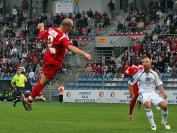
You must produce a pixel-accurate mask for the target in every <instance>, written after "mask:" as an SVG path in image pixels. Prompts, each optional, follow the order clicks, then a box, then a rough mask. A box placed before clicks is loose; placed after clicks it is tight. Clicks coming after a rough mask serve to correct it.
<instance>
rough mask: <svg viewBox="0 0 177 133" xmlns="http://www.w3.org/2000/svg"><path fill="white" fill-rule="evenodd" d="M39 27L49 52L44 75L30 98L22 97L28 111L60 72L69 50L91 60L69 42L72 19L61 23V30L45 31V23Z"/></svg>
mask: <svg viewBox="0 0 177 133" xmlns="http://www.w3.org/2000/svg"><path fill="white" fill-rule="evenodd" d="M37 27H38V29H39V30H40V33H39V36H38V38H39V39H43V40H45V42H46V43H47V45H48V50H47V51H46V52H45V54H44V57H43V68H42V71H43V75H42V77H41V79H40V80H39V81H38V83H37V84H36V85H35V86H34V87H33V89H32V92H31V94H30V95H29V97H27V98H25V96H24V95H21V101H22V102H23V103H25V104H24V105H25V106H26V107H27V108H28V110H31V109H32V103H33V101H34V99H35V97H36V96H37V95H38V94H39V93H40V92H41V90H42V89H43V88H44V86H45V85H46V84H47V83H48V82H50V81H51V80H52V79H53V78H54V77H55V75H56V74H57V72H58V71H59V70H60V68H61V64H62V61H63V59H64V56H65V52H66V50H67V49H68V50H70V51H72V52H74V53H76V54H80V55H82V56H83V57H85V58H86V59H87V60H91V55H90V54H88V53H86V52H84V51H82V50H80V49H79V48H77V47H75V46H73V45H72V43H71V42H70V41H69V37H68V36H67V34H66V33H68V32H69V31H71V30H72V28H73V21H72V20H71V19H69V18H65V19H64V20H63V21H62V22H61V24H60V27H59V28H49V29H48V30H45V29H44V24H43V23H40V24H38V26H37Z"/></svg>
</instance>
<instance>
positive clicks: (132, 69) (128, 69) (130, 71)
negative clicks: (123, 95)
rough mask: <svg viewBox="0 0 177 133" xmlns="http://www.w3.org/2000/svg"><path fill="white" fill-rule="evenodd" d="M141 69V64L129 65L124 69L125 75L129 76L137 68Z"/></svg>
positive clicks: (137, 69) (136, 70)
mask: <svg viewBox="0 0 177 133" xmlns="http://www.w3.org/2000/svg"><path fill="white" fill-rule="evenodd" d="M142 69H143V66H142V65H139V66H136V65H132V66H129V67H128V68H127V70H126V71H125V75H129V76H131V77H133V76H134V75H135V74H136V73H137V72H138V71H139V70H142Z"/></svg>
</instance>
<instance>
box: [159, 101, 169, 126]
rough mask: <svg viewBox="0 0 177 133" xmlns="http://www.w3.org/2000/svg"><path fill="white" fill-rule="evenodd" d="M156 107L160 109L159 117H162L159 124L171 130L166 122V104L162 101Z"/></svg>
mask: <svg viewBox="0 0 177 133" xmlns="http://www.w3.org/2000/svg"><path fill="white" fill-rule="evenodd" d="M158 106H159V107H160V108H161V109H162V110H161V115H162V120H161V124H162V125H164V127H165V129H171V127H170V125H169V124H168V122H167V118H168V107H167V103H166V102H165V101H162V102H160V103H159V104H158Z"/></svg>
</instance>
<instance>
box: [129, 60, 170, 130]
mask: <svg viewBox="0 0 177 133" xmlns="http://www.w3.org/2000/svg"><path fill="white" fill-rule="evenodd" d="M143 65H144V69H143V70H140V71H138V72H137V73H136V74H135V75H134V76H133V78H131V79H130V80H129V82H128V84H129V85H128V87H129V89H130V93H131V96H132V97H131V99H132V100H133V99H134V98H135V96H134V93H133V85H134V84H135V83H136V82H138V84H139V95H140V96H141V97H142V102H143V104H144V107H145V110H146V115H147V118H148V120H149V123H150V124H151V129H152V130H156V124H155V122H154V116H153V112H152V107H153V105H155V106H157V105H158V106H159V107H160V108H161V109H162V111H161V114H162V120H161V124H162V125H164V127H165V129H171V127H170V125H169V124H168V122H167V117H168V108H167V103H166V102H165V100H164V99H167V94H166V92H165V90H164V88H163V83H162V81H161V79H160V78H159V76H158V74H157V73H156V72H155V71H153V70H152V69H151V61H150V59H149V58H148V57H145V58H144V59H143ZM156 87H157V88H158V89H159V91H160V94H161V95H162V96H163V98H162V97H160V96H159V94H157V93H156Z"/></svg>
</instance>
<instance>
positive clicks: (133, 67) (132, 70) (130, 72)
mask: <svg viewBox="0 0 177 133" xmlns="http://www.w3.org/2000/svg"><path fill="white" fill-rule="evenodd" d="M142 69H143V66H142V65H139V62H138V59H137V58H135V59H134V60H133V62H132V65H131V66H129V67H128V68H127V70H126V71H125V72H124V75H125V76H129V77H130V78H132V77H133V76H134V75H135V74H136V73H137V72H138V71H139V70H142ZM138 90H139V89H138V84H137V83H136V84H135V85H134V86H133V92H134V95H135V98H134V99H133V100H131V101H130V110H129V114H128V117H129V119H132V114H133V109H134V106H135V103H136V101H137V98H138ZM130 97H131V96H130ZM140 106H141V103H140V102H138V108H140Z"/></svg>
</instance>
